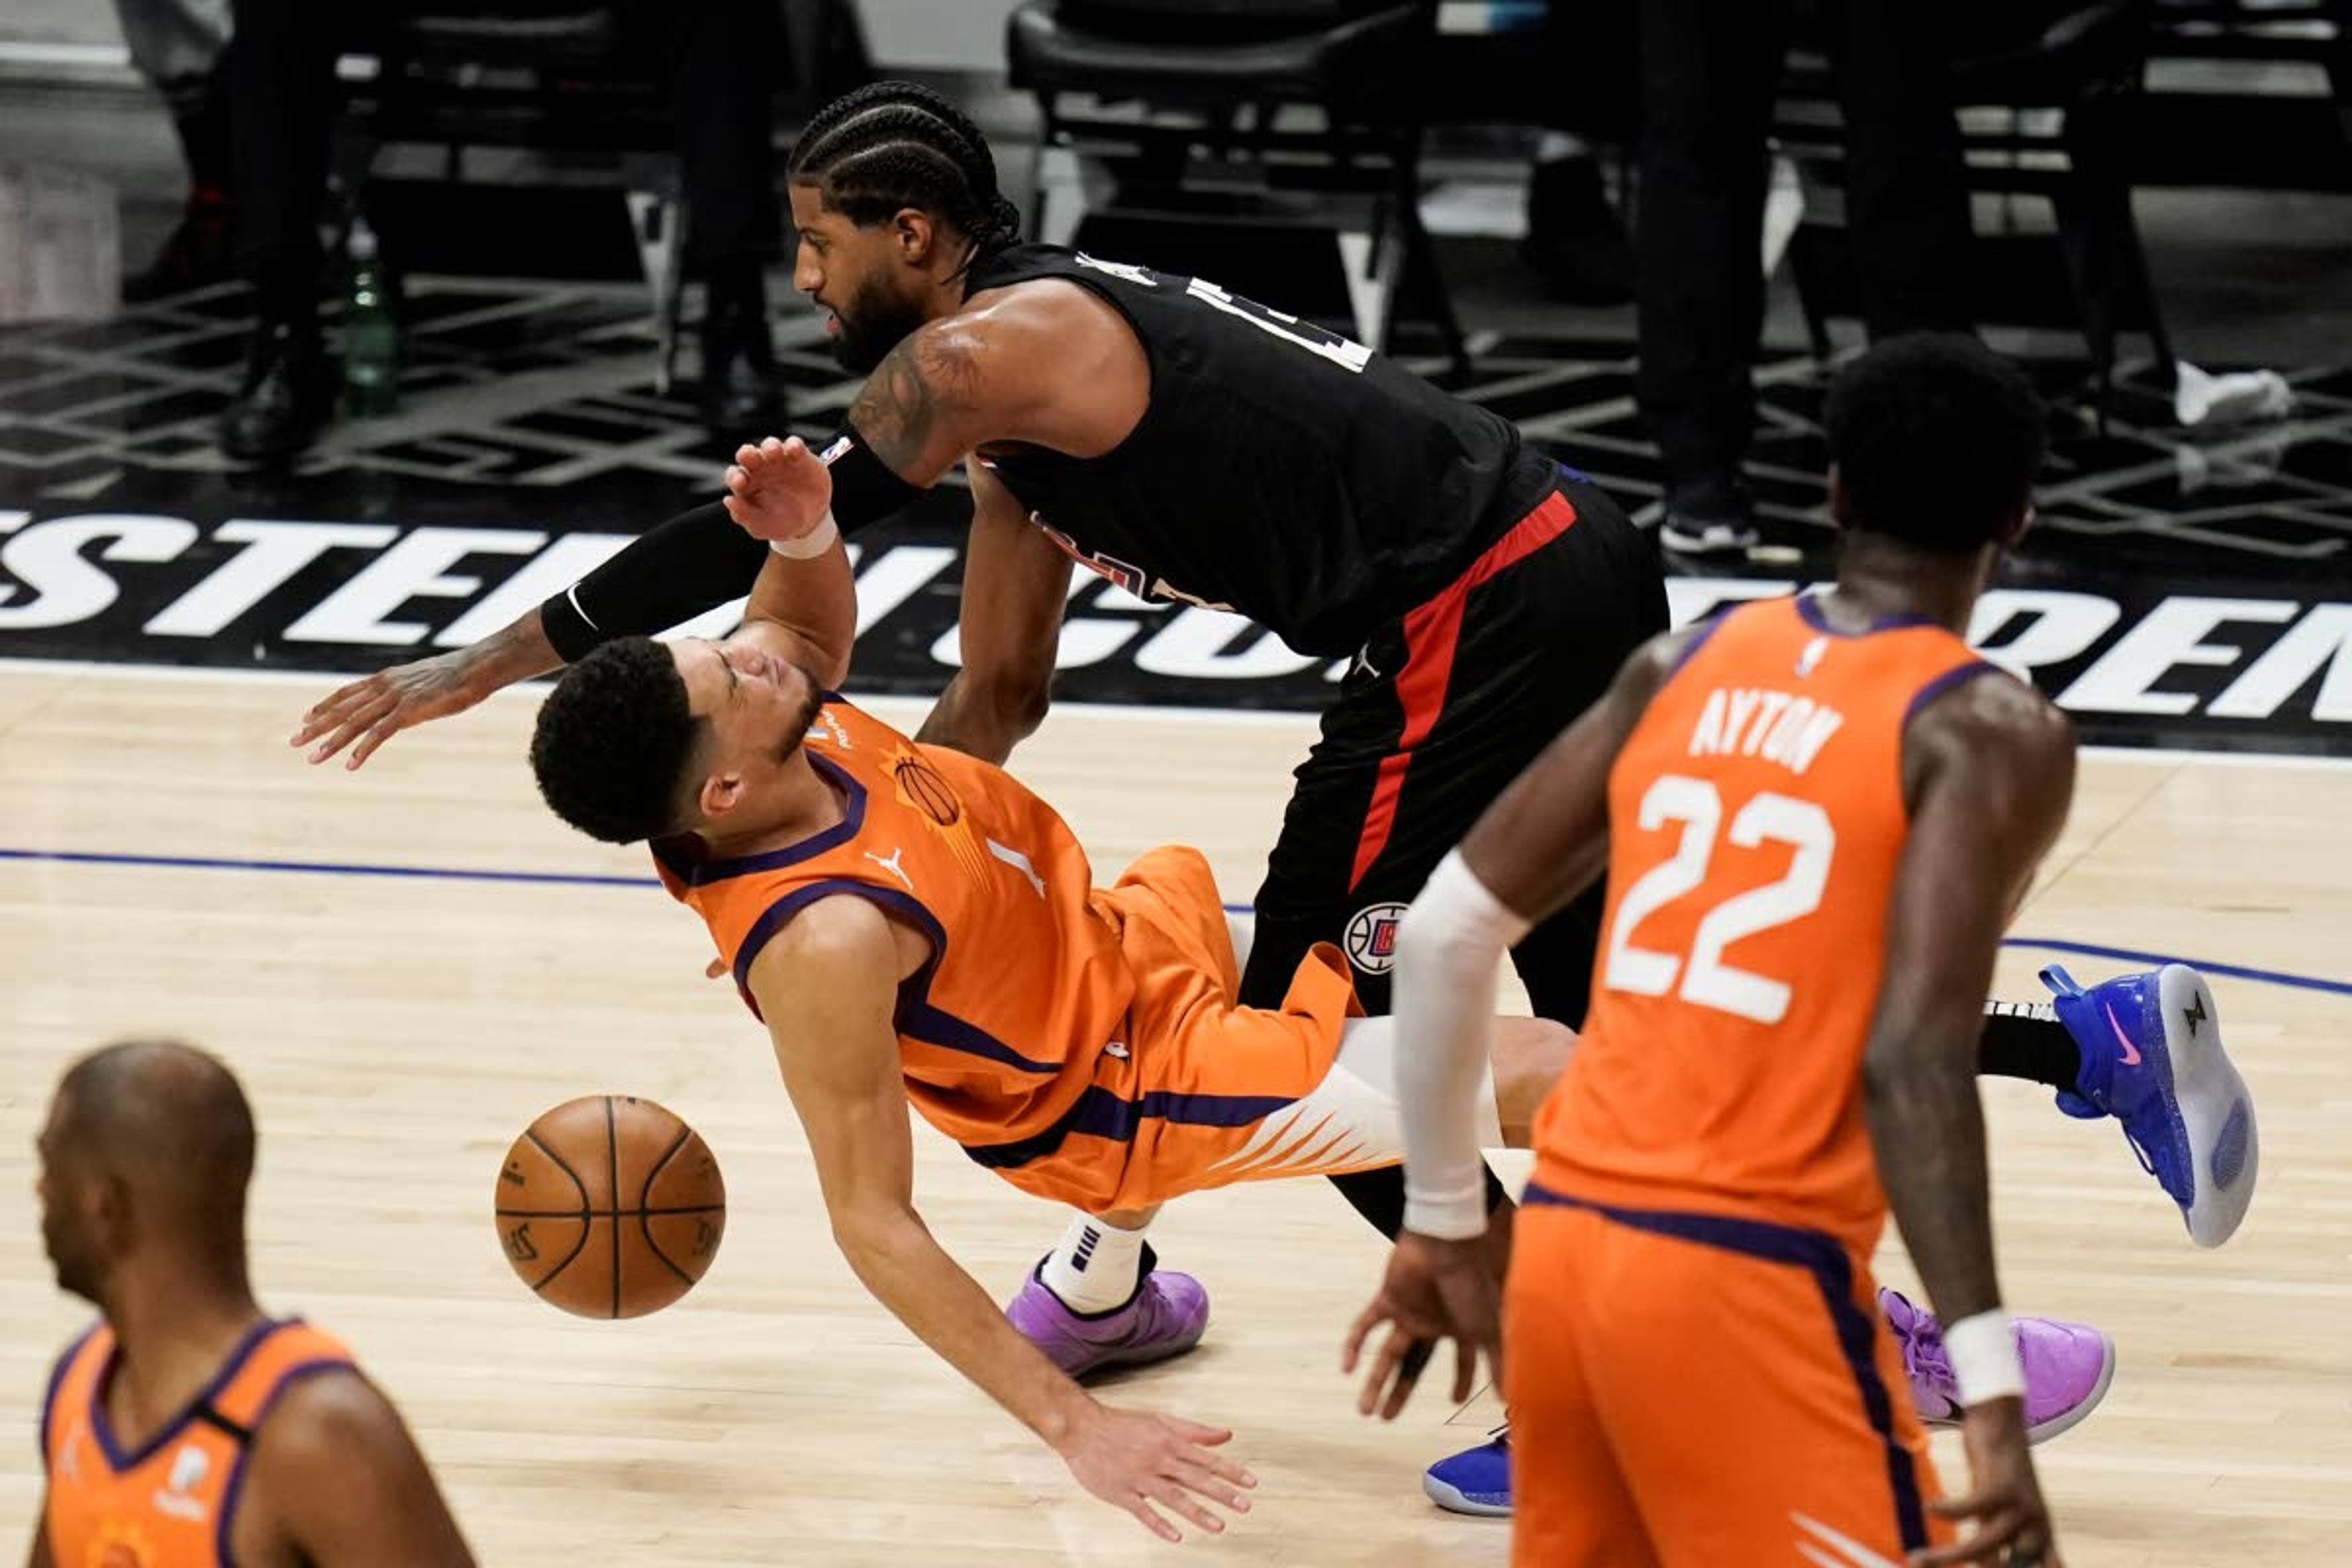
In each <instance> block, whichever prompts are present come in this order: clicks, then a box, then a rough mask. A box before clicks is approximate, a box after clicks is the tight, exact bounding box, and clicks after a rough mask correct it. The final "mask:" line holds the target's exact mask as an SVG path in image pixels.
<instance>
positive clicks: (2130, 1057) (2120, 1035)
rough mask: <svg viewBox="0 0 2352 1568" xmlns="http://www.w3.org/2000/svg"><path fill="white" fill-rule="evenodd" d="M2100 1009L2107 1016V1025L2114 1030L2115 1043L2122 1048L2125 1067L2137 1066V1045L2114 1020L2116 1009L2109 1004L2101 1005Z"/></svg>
mask: <svg viewBox="0 0 2352 1568" xmlns="http://www.w3.org/2000/svg"><path fill="white" fill-rule="evenodd" d="M2100 1011H2101V1012H2103V1013H2105V1014H2106V1016H2107V1027H2108V1028H2110V1029H2113V1030H2114V1031H2115V1032H2116V1044H2117V1045H2119V1046H2121V1047H2123V1048H2124V1066H2126V1067H2127V1068H2136V1067H2137V1066H2139V1047H2137V1046H2135V1045H2133V1044H2132V1042H2131V1037H2130V1036H2129V1035H2126V1034H2125V1033H2124V1026H2122V1025H2121V1024H2118V1023H2116V1010H2115V1009H2114V1008H2113V1007H2110V1006H2102V1007H2101V1008H2100Z"/></svg>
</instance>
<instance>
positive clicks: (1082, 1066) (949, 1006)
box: [654, 699, 1345, 1203]
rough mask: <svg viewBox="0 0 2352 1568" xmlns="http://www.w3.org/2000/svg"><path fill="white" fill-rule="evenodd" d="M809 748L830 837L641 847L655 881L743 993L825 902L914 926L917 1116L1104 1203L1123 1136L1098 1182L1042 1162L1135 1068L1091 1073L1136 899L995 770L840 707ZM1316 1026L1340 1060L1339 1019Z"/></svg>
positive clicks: (1117, 1017) (993, 1156) (1056, 1187)
mask: <svg viewBox="0 0 2352 1568" xmlns="http://www.w3.org/2000/svg"><path fill="white" fill-rule="evenodd" d="M807 747H808V755H809V759H810V761H811V762H812V763H814V765H815V767H816V768H817V770H818V771H819V772H820V773H823V774H824V776H825V777H826V778H827V779H829V780H830V781H832V783H833V784H834V787H835V789H836V790H837V791H838V792H839V794H840V795H841V798H842V803H843V806H844V809H845V813H846V815H845V817H844V819H843V820H842V821H841V822H840V823H839V824H838V825H837V826H834V827H831V828H828V829H827V830H825V831H824V832H823V833H820V834H817V835H816V836H814V837H811V838H808V839H805V840H803V842H801V843H799V844H796V845H793V846H792V847H789V848H784V849H777V850H772V851H770V852H768V853H765V854H761V855H753V856H747V857H742V858H735V859H710V858H696V854H697V851H698V850H699V848H700V846H699V843H698V841H696V840H693V839H690V838H688V839H672V840H667V841H665V842H663V843H661V844H658V845H656V846H655V847H654V858H655V861H656V864H657V865H658V866H659V867H660V869H661V875H662V879H663V881H664V882H665V883H666V884H667V886H668V888H669V889H670V891H671V893H673V894H674V895H675V896H676V897H677V898H678V899H679V900H682V901H683V902H685V903H687V904H688V905H690V906H691V907H692V908H693V909H694V910H696V911H697V912H698V913H699V914H700V915H701V916H702V918H703V920H704V921H706V922H707V923H708V924H709V928H710V932H711V936H712V938H713V940H714V941H716V942H717V943H718V945H719V952H720V953H721V954H722V955H723V956H724V957H725V958H726V960H727V962H728V963H730V965H732V966H733V968H734V971H735V978H736V984H737V985H738V987H739V988H740V987H741V986H742V984H743V981H744V976H745V975H746V974H747V973H749V971H750V969H751V962H752V960H753V959H754V958H756V957H757V956H758V955H759V952H760V950H761V947H762V946H764V945H765V944H766V943H767V942H769V941H770V940H771V939H772V938H773V937H774V935H775V934H776V932H778V931H781V930H782V929H783V926H784V924H785V922H787V921H790V920H791V919H792V918H793V916H794V915H795V914H797V913H798V912H799V911H800V910H803V909H804V908H806V907H807V906H808V905H809V904H811V903H813V902H814V901H815V900H819V899H823V898H827V897H831V896H835V895H839V894H849V895H853V896H856V897H858V898H864V899H870V900H873V901H874V902H875V903H877V904H878V905H880V906H881V907H882V909H883V910H885V911H886V912H887V913H888V914H890V915H892V916H894V917H896V918H897V919H898V920H900V921H905V922H906V923H907V924H908V925H911V926H913V927H914V928H915V929H917V930H918V931H921V932H923V933H924V934H925V935H926V936H927V937H929V940H930V943H931V953H932V956H931V959H930V961H929V963H927V964H925V965H924V967H923V968H922V969H921V970H920V971H919V972H918V973H916V974H914V975H913V976H912V977H911V978H909V979H908V981H906V982H905V984H903V985H901V987H900V989H899V995H898V1015H897V1019H896V1022H897V1026H898V1046H899V1059H900V1065H901V1069H902V1071H903V1073H904V1075H905V1079H906V1084H907V1093H908V1099H909V1100H912V1102H913V1103H914V1106H915V1109H916V1110H918V1111H919V1112H920V1113H921V1115H922V1116H923V1117H924V1119H925V1120H926V1121H929V1122H930V1123H931V1125H932V1126H934V1127H936V1128H938V1129H939V1130H940V1131H942V1132H944V1133H946V1134H947V1135H948V1136H949V1137H950V1138H952V1139H954V1140H955V1141H956V1142H958V1143H961V1144H962V1145H963V1146H964V1148H965V1150H966V1151H967V1152H969V1153H970V1154H971V1156H972V1158H973V1159H975V1160H977V1161H979V1162H980V1163H982V1164H984V1165H989V1166H991V1167H992V1168H994V1169H997V1170H999V1171H1001V1172H1002V1173H1003V1174H1004V1175H1005V1177H1006V1178H1007V1179H1008V1180H1010V1181H1012V1182H1013V1183H1014V1184H1016V1185H1019V1186H1022V1187H1024V1188H1026V1189H1027V1190H1029V1191H1032V1192H1034V1193H1037V1194H1040V1195H1042V1196H1046V1197H1053V1198H1056V1199H1060V1200H1063V1201H1067V1202H1073V1203H1086V1202H1089V1201H1092V1202H1106V1201H1108V1194H1111V1193H1112V1192H1114V1191H1116V1190H1118V1184H1119V1171H1118V1166H1120V1165H1123V1164H1124V1163H1125V1162H1126V1161H1127V1160H1128V1158H1129V1147H1128V1140H1127V1139H1126V1138H1121V1137H1118V1136H1114V1137H1112V1138H1110V1139H1109V1140H1108V1143H1107V1145H1106V1147H1105V1148H1104V1149H1102V1150H1100V1151H1097V1152H1095V1154H1094V1155H1090V1156H1089V1157H1088V1161H1085V1162H1077V1163H1089V1162H1091V1163H1095V1164H1099V1165H1101V1166H1103V1169H1101V1170H1099V1171H1093V1170H1087V1171H1076V1172H1074V1171H1073V1169H1072V1164H1073V1162H1071V1161H1068V1160H1065V1161H1063V1162H1061V1163H1059V1164H1058V1165H1057V1164H1056V1163H1055V1162H1052V1161H1050V1160H1045V1158H1044V1156H1045V1155H1047V1154H1049V1153H1051V1152H1054V1151H1055V1150H1058V1149H1060V1147H1061V1143H1062V1141H1063V1140H1064V1138H1065V1137H1066V1135H1068V1134H1069V1133H1071V1132H1072V1131H1087V1130H1088V1129H1087V1123H1088V1121H1089V1118H1088V1111H1089V1110H1090V1109H1092V1108H1095V1106H1096V1102H1097V1101H1100V1102H1101V1105H1102V1107H1104V1108H1105V1109H1104V1110H1103V1115H1104V1116H1112V1115H1113V1112H1114V1111H1115V1110H1117V1107H1116V1106H1114V1105H1113V1103H1112V1101H1113V1100H1116V1099H1117V1098H1118V1097H1117V1096H1115V1095H1108V1094H1107V1093H1106V1092H1096V1093H1094V1094H1093V1095H1092V1096H1091V1098H1090V1097H1089V1091H1090V1089H1092V1088H1093V1086H1094V1085H1095V1083H1096V1081H1097V1077H1098V1074H1097V1065H1098V1064H1100V1065H1101V1066H1102V1067H1103V1069H1104V1070H1103V1072H1102V1073H1101V1074H1100V1075H1099V1076H1100V1077H1101V1078H1103V1079H1105V1080H1106V1081H1108V1082H1113V1083H1116V1082H1118V1081H1121V1074H1122V1073H1123V1072H1124V1070H1125V1069H1126V1068H1127V1067H1128V1066H1129V1065H1130V1064H1128V1063H1125V1062H1122V1061H1118V1060H1113V1061H1109V1062H1104V1061H1103V1058H1104V1056H1105V1053H1106V1052H1108V1053H1109V1054H1110V1055H1111V1056H1112V1057H1113V1058H1124V1057H1126V1056H1127V1054H1128V1052H1129V1045H1128V1043H1127V1042H1128V1039H1129V1036H1128V1030H1129V1027H1130V1023H1129V1010H1130V1007H1131V1006H1132V1005H1134V1003H1135V1001H1136V995H1137V988H1138V974H1137V971H1136V967H1135V965H1134V964H1133V963H1131V962H1130V958H1129V954H1128V953H1127V952H1125V951H1123V949H1122V946H1121V942H1120V929H1121V925H1122V923H1123V921H1124V918H1125V915H1124V912H1123V900H1128V899H1129V894H1127V893H1124V892H1121V891H1118V890H1112V891H1102V890H1097V889H1096V888H1095V886H1094V883H1093V869H1092V868H1091V867H1090V866H1089V865H1088V864H1087V856H1086V851H1085V850H1084V849H1083V848H1081V847H1079V845H1078V841H1077V838H1076V836H1075V835H1074V834H1072V833H1071V831H1070V829H1069V826H1068V825H1067V824H1066V823H1065V822H1063V820H1062V819H1061V817H1060V816H1058V815H1057V814H1056V813H1055V811H1054V808H1053V807H1051V806H1049V805H1046V804H1045V802H1044V801H1042V800H1040V799H1038V798H1037V796H1035V795H1033V794H1031V793H1030V792H1029V791H1028V790H1027V789H1026V788H1024V787H1023V786H1022V785H1021V784H1019V783H1017V782H1016V781H1015V780H1014V779H1013V777H1012V776H1011V775H1010V774H1008V773H1005V772H1004V771H1003V769H1001V768H996V767H992V766H991V765H989V764H988V763H982V762H980V761H978V760H977V759H975V758H971V757H968V756H965V755H963V754H962V753H961V752H953V751H950V750H947V749H946V748H944V747H930V746H923V745H919V744H918V743H917V742H913V741H910V740H908V738H907V737H906V736H904V735H902V734H900V733H898V731H896V730H893V729H891V728H890V727H889V726H888V725H887V724H884V723H883V722H881V721H879V720H877V719H876V718H874V717H873V716H872V715H870V714H867V713H865V712H862V711H860V710H858V709H856V707H854V706H852V705H851V704H849V703H848V702H846V701H843V700H839V699H835V700H830V701H828V702H827V703H826V705H825V707H824V709H823V710H820V712H819V713H818V715H817V720H816V722H815V724H814V726H812V727H811V729H810V731H809V736H808V742H807ZM1192 859H1193V860H1195V861H1197V859H1198V857H1192ZM1199 869H1200V877H1199V880H1200V881H1201V882H1202V884H1203V885H1204V886H1206V887H1207V888H1208V891H1207V894H1206V900H1207V905H1208V912H1209V914H1210V915H1211V916H1212V917H1213V918H1217V919H1219V920H1220V921H1222V917H1219V916H1215V910H1216V907H1217V906H1216V903H1215V899H1214V892H1213V884H1209V883H1208V879H1207V876H1206V870H1207V868H1206V867H1205V866H1202V867H1201V868H1199ZM1217 935H1218V937H1219V945H1220V946H1223V931H1222V930H1220V931H1218V932H1217ZM1226 967H1227V968H1230V967H1231V959H1230V956H1228V957H1227V960H1226ZM1147 978H1149V977H1147ZM1340 990H1341V992H1342V993H1344V991H1345V986H1344V984H1342V985H1341V986H1340ZM744 1000H745V1002H746V1003H750V1002H751V994H750V992H749V991H748V990H746V991H745V992H744ZM753 1011H754V1012H757V1011H758V1009H757V1007H756V1006H754V1007H753ZM1150 1011H1151V1012H1152V1013H1153V1014H1154V1015H1155V1016H1156V1015H1157V1013H1158V1012H1159V1011H1160V1009H1159V1008H1158V1007H1156V1006H1155V1007H1153V1008H1152V1009H1150ZM1328 1032H1329V1033H1330V1034H1331V1036H1332V1039H1333V1048H1336V1037H1337V1026H1336V1024H1334V1025H1333V1026H1332V1027H1331V1029H1330V1030H1329V1031H1328ZM1322 1065H1325V1066H1328V1054H1327V1055H1326V1056H1325V1058H1324V1061H1323V1064H1322ZM1318 1070H1319V1068H1318ZM1308 1081H1309V1082H1310V1083H1311V1082H1312V1081H1313V1080H1312V1079H1308ZM1081 1100H1086V1101H1087V1104H1085V1105H1082V1104H1081V1103H1080V1102H1081ZM1114 1119H1115V1118H1114ZM1130 1120H1131V1118H1130ZM1124 1131H1126V1133H1127V1134H1128V1137H1129V1138H1131V1135H1132V1131H1133V1130H1132V1127H1131V1126H1129V1127H1127V1128H1126V1129H1125V1130H1124ZM1110 1145H1116V1147H1112V1146H1110Z"/></svg>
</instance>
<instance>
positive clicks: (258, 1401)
mask: <svg viewBox="0 0 2352 1568" xmlns="http://www.w3.org/2000/svg"><path fill="white" fill-rule="evenodd" d="M358 1364H359V1363H357V1362H356V1361H355V1360H353V1359H352V1352H351V1349H350V1347H349V1346H347V1345H345V1344H344V1343H343V1342H342V1341H341V1340H339V1339H337V1338H336V1337H335V1336H334V1335H332V1334H331V1333H328V1332H326V1331H324V1330H322V1329H314V1328H312V1327H311V1326H310V1324H308V1323H306V1322H304V1321H302V1320H301V1319H299V1318H291V1319H289V1320H287V1321H284V1322H282V1323H279V1324H278V1327H277V1328H276V1330H275V1331H272V1332H271V1333H270V1334H269V1335H268V1337H267V1338H265V1339H264V1340H263V1341H262V1342H261V1343H259V1344H258V1345H257V1346H255V1347H254V1349H253V1351H252V1352H251V1353H250V1354H248V1355H247V1356H246V1358H245V1360H244V1361H243V1362H242V1363H239V1364H238V1365H237V1366H236V1369H235V1370H234V1371H232V1372H231V1373H230V1374H229V1376H228V1378H227V1380H226V1382H224V1383H222V1384H220V1385H219V1387H218V1388H216V1389H215V1391H214V1393H213V1394H212V1396H211V1398H210V1400H209V1401H208V1402H207V1403H209V1404H210V1405H211V1406H212V1409H213V1411H214V1413H215V1415H219V1416H220V1417H221V1419H222V1420H224V1421H226V1423H228V1424H229V1425H231V1426H240V1427H243V1428H244V1429H245V1431H246V1433H247V1435H248V1436H250V1435H251V1434H252V1433H253V1432H255V1431H257V1430H258V1429H259V1427H260V1426H261V1423H262V1419H263V1418H264V1417H265V1416H267V1415H268V1414H269V1407H270V1406H271V1405H275V1404H276V1403H277V1402H278V1395H280V1394H284V1393H285V1392H286V1391H287V1390H288V1389H289V1388H290V1387H292V1386H293V1385H294V1384H297V1383H299V1382H300V1381H301V1380H302V1379H304V1378H306V1377H310V1376H314V1375H316V1374H317V1373H322V1372H341V1371H348V1370H352V1369H354V1368H356V1367H357V1366H358Z"/></svg>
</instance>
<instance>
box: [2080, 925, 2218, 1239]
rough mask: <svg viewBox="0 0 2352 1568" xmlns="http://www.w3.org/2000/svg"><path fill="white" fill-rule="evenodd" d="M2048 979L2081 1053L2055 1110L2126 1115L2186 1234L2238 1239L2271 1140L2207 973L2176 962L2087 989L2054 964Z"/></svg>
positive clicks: (2130, 1137)
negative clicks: (2261, 1134)
mask: <svg viewBox="0 0 2352 1568" xmlns="http://www.w3.org/2000/svg"><path fill="white" fill-rule="evenodd" d="M2042 984H2044V985H2047V986H2049V987H2050V989H2051V991H2052V993H2053V1000H2054V1004H2055V1005H2056V1008H2057V1011H2058V1020H2059V1022H2060V1023H2063V1024H2064V1025H2065V1026H2066V1032H2067V1033H2068V1034H2070V1035H2072V1036H2074V1044H2075V1045H2076V1046H2077V1047H2079V1048H2080V1049H2081V1051H2082V1053H2083V1063H2082V1068H2081V1071H2080V1076H2079V1077H2077V1078H2076V1079H2075V1080H2074V1089H2073V1090H2072V1091H2071V1092H2069V1091H2067V1090H2063V1089H2062V1090H2060V1091H2059V1094H2058V1109H2059V1110H2063V1111H2064V1112H2065V1113H2066V1114H2067V1115H2069V1116H2079V1117H2084V1118H2091V1117H2099V1116H2112V1117H2114V1118H2115V1119H2116V1121H2120V1122H2122V1123H2123V1124H2124V1137H2125V1138H2126V1140H2127V1141H2129V1142H2130V1143H2131V1146H2132V1150H2133V1152H2135V1153H2137V1155H2138V1156H2139V1163H2140V1164H2141V1165H2142V1166H2143V1167H2144V1168H2145V1169H2147V1172H2148V1173H2150V1174H2151V1175H2153V1176H2155V1177H2156V1179H2157V1180H2158V1182H2159V1183H2161V1184H2163V1186H2164V1190H2165V1193H2166V1194H2167V1195H2168V1196H2169V1197H2170V1198H2171V1199H2172V1201H2173V1202H2174V1203H2176V1204H2179V1205H2180V1215H2181V1218H2183V1219H2184V1220H2186V1221H2188V1224H2189V1240H2191V1241H2193V1242H2195V1243H2196V1244H2197V1245H2198V1246H2200V1247H2219V1246H2221V1244H2222V1243H2223V1242H2225V1241H2227V1240H2229V1239H2230V1237H2231V1235H2232V1234H2233V1233H2234V1232H2235V1231H2236V1230H2237V1228H2238V1224H2239V1222H2240V1221H2241V1220H2242V1219H2244V1218H2245V1217H2246V1205H2248V1204H2249V1203H2251V1202H2252V1201H2253V1196H2254V1176H2255V1172H2256V1168H2257V1167H2258V1166H2259V1164H2260V1163H2261V1158H2260V1156H2261V1152H2262V1145H2261V1142H2260V1140H2259V1139H2258V1138H2257V1137H2256V1135H2255V1128H2254V1101H2253V1097H2252V1095H2250V1094H2248V1093H2247V1092H2246V1080H2245V1079H2242V1078H2241V1077H2239V1076H2238V1069H2237V1068H2235V1067H2233V1066H2231V1062H2230V1058H2229V1055H2228V1053H2227V1052H2225V1051H2224V1050H2223V1049H2222V1048H2221V1016H2220V1015H2219V1014H2218V1013H2217V1012H2216V1011H2215V1010H2214V1006H2213V993H2212V991H2211V990H2210V988H2209V987H2208V986H2207V985H2206V984H2205V977H2204V976H2203V975H2201V974H2200V973H2197V972H2196V971H2195V970H2193V969H2191V968H2189V966H2188V965H2187V964H2185V963H2168V964H2166V965H2165V966H2164V967H2163V968H2161V969H2157V970H2150V971H2147V972H2145V973H2138V974H2124V975H2118V976H2117V977H2116V978H2115V979H2113V980H2109V981H2105V982H2103V983H2102V984H2097V985H2095V986H2093V987H2092V988H2091V989H2090V990H2088V991H2085V990H2084V989H2083V988H2082V987H2081V986H2079V985H2077V984H2074V976H2073V975H2071V974H2068V973H2066V972H2065V971H2064V970H2063V969H2061V968H2059V967H2058V966H2057V965H2056V964H2054V963H2053V964H2052V965H2051V966H2050V967H2049V968H2047V969H2045V970H2043V971H2042Z"/></svg>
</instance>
